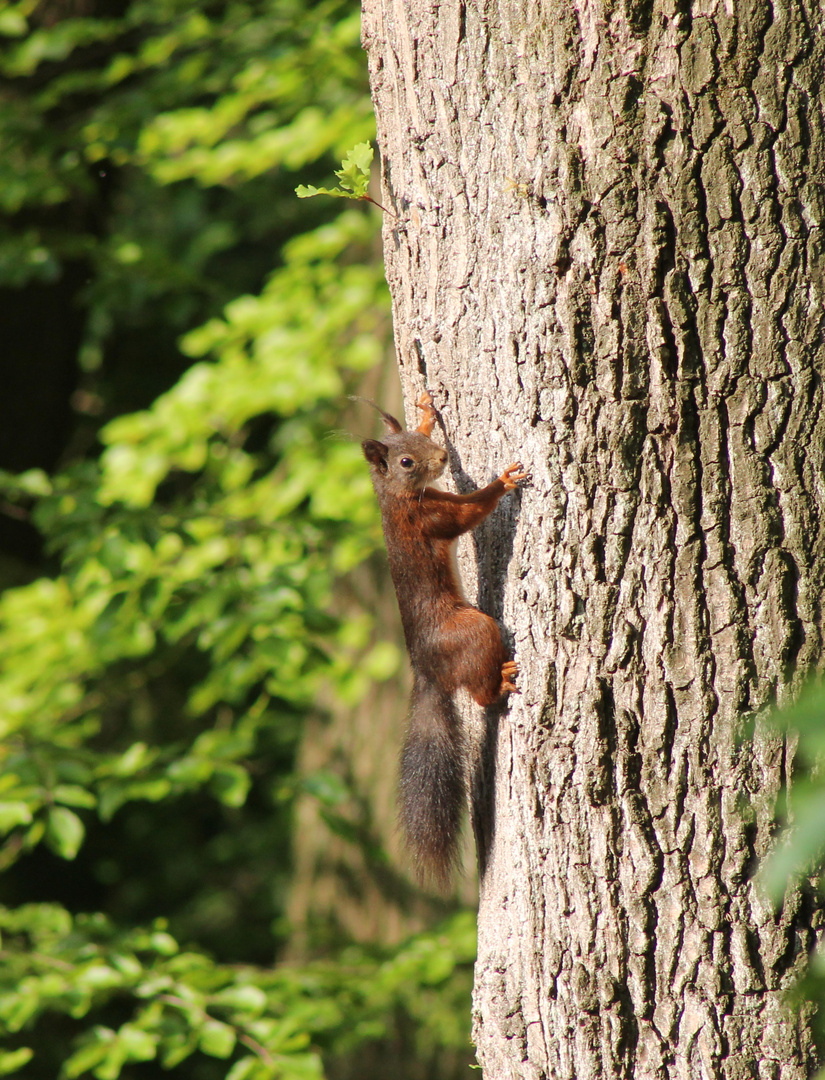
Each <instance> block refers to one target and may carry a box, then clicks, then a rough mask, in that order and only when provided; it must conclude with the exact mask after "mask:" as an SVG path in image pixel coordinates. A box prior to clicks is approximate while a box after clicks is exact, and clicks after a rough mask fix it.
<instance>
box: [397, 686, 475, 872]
mask: <svg viewBox="0 0 825 1080" xmlns="http://www.w3.org/2000/svg"><path fill="white" fill-rule="evenodd" d="M464 758H465V753H464V738H463V733H462V730H461V723H460V720H459V717H458V712H457V711H456V708H455V705H454V704H453V701H452V698H451V697H450V696H449V695H448V694H445V693H444V692H443V691H442V690H439V689H438V687H437V686H433V685H432V684H425V683H424V682H423V681H422V680H419V679H416V682H415V685H414V687H413V693H412V700H411V703H410V719H409V726H408V728H407V738H406V740H405V742H404V749H403V750H402V752H401V778H400V783H399V803H400V819H401V826H402V828H403V830H404V833H405V835H406V838H407V845H408V847H409V849H410V852H411V854H412V856H413V859H414V860H415V867H416V871H417V873H418V876H419V877H420V878H421V879H422V880H423V881H426V882H429V881H432V882H433V883H435V884H436V885H437V886H439V887H440V888H442V889H446V888H447V887H448V886H449V885H450V882H451V879H452V877H453V873H454V871H455V869H456V864H457V862H458V854H459V839H460V836H461V817H462V813H463V810H464V802H465V789H466V779H465V761H464Z"/></svg>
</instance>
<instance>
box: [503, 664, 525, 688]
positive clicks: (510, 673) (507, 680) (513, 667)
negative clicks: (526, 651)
mask: <svg viewBox="0 0 825 1080" xmlns="http://www.w3.org/2000/svg"><path fill="white" fill-rule="evenodd" d="M518 670H519V669H518V664H517V663H516V661H515V660H508V661H507V662H506V663H504V664H502V665H501V693H502V694H520V693H521V690H519V688H518V687H517V686H516V684H515V683H514V682H513V679H515V678H516V676H517V675H518Z"/></svg>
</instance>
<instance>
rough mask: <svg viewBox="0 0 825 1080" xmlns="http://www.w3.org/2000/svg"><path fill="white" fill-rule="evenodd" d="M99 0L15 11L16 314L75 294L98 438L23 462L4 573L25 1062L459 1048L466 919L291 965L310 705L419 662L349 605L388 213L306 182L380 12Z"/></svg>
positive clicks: (312, 1064) (14, 1029)
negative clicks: (48, 461) (327, 204)
mask: <svg viewBox="0 0 825 1080" xmlns="http://www.w3.org/2000/svg"><path fill="white" fill-rule="evenodd" d="M82 9H83V10H82V13H81V14H76V15H73V14H71V12H70V10H69V9H67V8H66V7H65V5H58V4H57V3H56V2H54V0H40V2H39V3H35V0H18V2H11V3H5V4H2V5H0V38H2V43H1V44H0V78H2V80H3V87H4V89H3V94H4V108H3V109H2V110H0V140H2V145H3V146H4V154H3V155H0V294H2V295H0V299H2V298H3V296H5V297H6V298H8V296H9V295H13V296H14V297H15V298H16V297H19V298H20V302H21V306H25V304H26V303H29V302H31V298H32V297H34V300H35V302H36V301H37V298H38V297H40V296H42V295H46V294H43V293H40V292H38V290H40V289H43V288H46V287H48V288H54V290H57V291H60V290H62V291H63V293H65V294H67V296H68V301H67V302H68V307H69V308H70V309H71V310H72V311H75V312H76V313H77V318H76V320H75V321H76V323H77V326H78V327H79V329H78V333H77V341H76V342H70V341H63V342H61V344H63V345H65V346H66V348H67V349H69V350H72V349H73V350H74V355H73V363H76V365H77V367H78V368H79V370H80V372H81V375H80V382H79V387H78V390H77V392H76V393H75V395H74V398H73V400H75V401H76V402H77V405H76V409H77V411H78V412H79V413H81V414H82V415H83V417H84V418H85V419H84V423H86V427H81V426H78V428H77V430H75V431H74V433H73V435H72V437H71V438H70V440H69V442H68V444H67V445H66V446H65V447H64V450H63V456H62V461H61V464H60V467H59V468H57V469H55V470H48V469H43V468H37V467H31V468H26V469H25V470H24V471H22V472H17V473H15V472H12V471H6V472H0V505H2V508H3V511H4V512H5V513H6V515H7V516H8V515H11V516H12V517H14V519H15V520H20V521H24V522H26V523H28V524H29V525H30V526H31V527H33V528H34V529H36V530H37V535H38V537H39V538H40V539H41V540H42V543H43V545H44V552H45V561H44V562H43V563H41V564H40V565H39V566H37V567H36V568H34V569H31V570H30V571H29V572H27V573H26V575H25V577H26V580H25V581H23V582H22V583H21V584H17V585H15V587H8V588H6V589H5V591H3V592H2V593H0V657H2V661H0V869H2V870H3V876H2V878H0V934H1V935H2V945H1V946H0V1025H2V1027H3V1032H4V1035H3V1040H2V1041H3V1049H2V1050H0V1074H4V1075H14V1074H21V1075H25V1076H26V1077H28V1078H33V1080H39V1078H40V1077H46V1076H52V1077H53V1076H57V1075H60V1076H63V1077H66V1078H70V1077H75V1076H82V1075H86V1074H92V1075H94V1076H96V1077H98V1078H99V1080H112V1078H116V1077H119V1076H121V1075H123V1076H127V1077H137V1076H147V1075H154V1074H155V1073H154V1071H153V1070H155V1069H174V1070H177V1072H178V1074H179V1075H183V1076H189V1077H192V1078H198V1080H200V1078H204V1080H212V1078H213V1077H214V1078H215V1080H217V1078H219V1077H227V1076H228V1077H230V1078H231V1080H242V1078H245V1077H249V1078H252V1080H263V1078H269V1077H273V1078H274V1077H296V1078H297V1077H316V1076H322V1075H324V1072H325V1070H326V1069H327V1067H328V1063H329V1062H330V1061H333V1062H334V1061H336V1060H341V1059H343V1058H345V1057H346V1056H347V1055H353V1054H355V1053H356V1048H357V1047H362V1046H363V1045H364V1044H365V1043H366V1042H368V1041H372V1042H373V1043H374V1044H376V1045H381V1044H382V1040H385V1041H393V1040H395V1041H396V1042H398V1040H399V1034H398V1033H399V1031H401V1030H402V1029H403V1030H404V1031H406V1032H407V1035H406V1036H405V1040H401V1041H402V1042H403V1043H404V1046H405V1047H406V1048H408V1050H409V1052H410V1053H414V1052H415V1051H416V1049H417V1048H418V1049H421V1051H422V1053H423V1052H425V1051H426V1052H427V1053H430V1054H433V1055H434V1054H436V1052H438V1053H440V1052H441V1051H443V1049H444V1048H445V1047H453V1048H454V1047H460V1046H462V1045H463V1043H464V1042H465V1041H466V1035H465V1032H464V1025H463V1023H462V1021H461V1020H460V1019H456V1017H457V1016H459V1012H458V1008H457V1007H456V1008H449V1009H447V1008H445V1000H447V998H449V1000H450V1004H451V1005H455V1004H456V1002H457V1001H458V1000H459V998H460V996H461V995H462V994H464V995H466V991H467V989H468V978H469V964H470V962H471V959H472V950H473V941H472V931H471V926H470V924H469V923H467V921H466V920H464V921H462V920H461V919H459V920H458V921H454V922H452V923H450V924H448V925H447V926H446V927H445V928H444V929H443V930H442V931H441V932H439V933H438V934H430V935H424V936H423V937H420V938H418V939H415V940H414V941H412V942H409V943H407V944H406V945H405V946H403V947H402V948H401V949H400V950H399V951H397V952H396V953H395V954H392V953H383V954H378V953H377V952H369V951H368V950H365V949H360V950H356V949H348V950H347V951H345V952H343V953H341V954H339V955H337V956H336V957H334V958H332V959H326V960H319V961H317V962H313V963H309V964H301V965H298V964H295V965H292V966H287V965H285V964H275V965H274V966H273V964H272V962H271V961H272V958H273V957H274V956H275V955H276V954H277V952H278V951H279V949H280V948H281V947H282V946H283V943H284V942H285V940H286V939H287V937H288V934H289V928H288V926H287V925H286V921H285V916H284V909H285V903H284V895H285V889H286V883H287V880H288V875H289V871H290V863H289V852H290V847H291V843H292V839H293V837H292V829H293V823H292V816H291V809H292V803H293V801H294V799H295V797H296V793H297V792H299V791H301V790H303V791H307V792H312V791H316V790H317V791H319V792H321V789H323V790H328V789H329V787H330V785H329V783H328V782H325V781H324V778H323V777H321V778H318V777H316V778H314V780H313V778H312V777H310V778H308V779H306V780H305V781H302V780H301V779H300V778H299V777H298V776H297V775H296V772H295V755H296V748H297V746H298V744H299V740H300V738H301V732H302V725H303V720H304V718H305V717H306V716H307V715H308V714H309V713H310V712H314V713H317V712H318V711H319V708H320V707H319V704H318V702H319V700H320V699H321V698H326V699H328V698H329V696H330V694H331V693H332V694H334V695H335V697H336V699H338V700H340V701H343V702H349V703H354V702H356V701H358V700H359V699H360V698H361V697H362V696H363V695H364V694H365V693H366V692H367V690H368V688H369V686H370V683H371V681H372V680H373V679H374V678H382V677H387V676H388V675H389V674H390V673H391V672H392V671H393V670H394V669H395V666H396V665H397V663H398V655H397V653H396V651H395V650H394V649H393V648H391V647H390V646H387V645H386V644H384V645H378V646H376V645H374V644H372V637H371V624H370V619H369V616H368V614H366V613H364V614H363V615H361V616H353V615H346V616H344V615H343V614H342V613H341V611H340V610H336V605H335V594H336V582H338V581H339V580H340V577H341V575H343V574H346V573H347V572H348V571H350V570H351V569H352V568H353V567H354V566H356V565H357V564H358V563H359V562H360V561H362V560H363V559H365V558H366V557H367V556H369V555H370V553H371V552H373V551H375V550H376V548H377V545H378V543H379V538H380V531H379V524H378V520H377V514H376V511H375V507H374V505H373V499H372V494H371V491H370V487H369V481H368V476H367V472H366V470H365V469H364V468H363V463H362V461H361V460H360V456H359V452H358V450H357V447H356V445H355V444H354V443H353V442H351V441H349V440H348V439H346V438H342V437H340V436H335V435H332V434H331V433H332V432H333V431H334V429H335V428H336V427H337V426H338V425H339V424H340V423H341V420H340V413H341V410H342V403H343V402H345V401H346V399H347V395H348V394H349V393H350V392H351V391H352V390H353V389H355V388H356V387H357V384H358V381H359V380H360V379H361V378H362V377H363V375H364V373H365V372H367V371H368V370H369V369H370V368H372V367H374V365H375V364H376V363H377V362H378V361H379V360H380V359H381V356H382V355H383V353H384V352H385V350H386V343H387V340H388V337H389V304H388V297H387V294H386V289H385V285H384V282H383V274H382V270H381V266H380V261H379V259H378V256H377V251H378V248H377V243H376V231H377V219H376V217H375V215H374V214H371V213H370V212H367V211H366V208H364V207H358V208H348V209H347V210H345V211H344V212H343V213H339V214H337V216H332V212H331V210H330V209H329V208H324V207H323V206H317V205H316V206H313V207H309V206H307V205H306V204H304V203H297V202H296V200H295V198H294V195H293V188H294V178H292V177H288V176H287V175H286V174H287V173H288V172H290V171H295V170H299V169H300V170H301V176H302V177H303V178H304V179H307V180H313V179H316V180H317V179H320V178H322V177H324V176H325V175H327V174H328V172H329V171H330V165H331V161H332V160H333V159H335V160H337V159H339V158H340V156H341V154H342V153H343V152H344V150H345V149H346V148H347V147H348V146H352V145H353V143H358V142H359V141H363V140H365V139H368V138H369V137H370V136H371V134H372V123H373V122H372V115H371V108H370V103H369V97H368V94H367V92H366V76H365V72H364V64H363V58H362V57H361V55H360V52H359V48H358V36H359V19H358V11H357V7H356V5H355V4H353V3H351V2H348V0H347V2H344V0H319V2H315V3H305V2H300V3H299V2H298V0H245V2H230V0H226V2H223V0H222V2H219V3H211V2H210V3H208V4H207V3H205V2H197V3H195V4H194V5H193V4H192V3H191V2H190V3H187V4H181V3H180V0H131V2H129V3H126V4H116V3H114V2H113V0H112V2H109V0H99V2H98V3H92V2H89V3H84V4H83V5H82ZM367 151H369V156H371V150H369V147H367V148H366V149H364V148H363V147H360V148H358V150H357V160H356V159H354V158H353V159H352V160H351V161H350V164H349V165H347V164H346V163H345V166H344V170H343V171H344V172H345V174H346V175H345V176H340V177H339V178H340V179H341V180H342V183H344V182H350V181H351V182H352V184H354V185H356V186H357V185H359V184H361V183H365V182H366V181H365V180H364V177H365V176H366V174H367V171H368V167H369V161H368V160H367V158H368V154H367ZM348 170H349V171H348ZM352 170H354V172H352ZM353 190H355V188H353ZM364 190H366V188H364ZM296 208H299V209H296ZM11 290H14V292H13V293H11V292H10V291H11ZM48 295H55V294H52V293H49V294H48ZM67 337H68V335H67ZM24 353H25V350H24ZM24 361H25V356H24V358H23V359H21V360H20V363H23V362H24ZM23 410H25V403H24V404H23ZM0 569H2V564H0ZM356 658H357V663H356ZM332 779H333V782H334V781H335V780H338V781H339V788H340V786H341V784H340V778H336V777H334V776H333V777H332ZM336 791H337V794H336V800H337V801H338V802H340V801H341V800H342V799H345V798H346V796H347V792H346V791H341V790H338V789H336ZM324 797H325V796H324V795H323V792H322V793H321V794H319V795H318V798H319V799H322V800H323V798H324ZM445 995H446V997H445ZM462 1004H463V1001H462ZM410 1033H411V1034H410ZM434 1048H437V1050H436V1049H434ZM408 1056H409V1055H408ZM147 1070H148V1071H147Z"/></svg>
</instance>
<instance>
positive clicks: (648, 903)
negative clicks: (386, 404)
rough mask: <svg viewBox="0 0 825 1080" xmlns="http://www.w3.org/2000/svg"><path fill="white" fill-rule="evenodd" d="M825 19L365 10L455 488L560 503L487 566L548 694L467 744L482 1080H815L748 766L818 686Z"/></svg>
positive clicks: (734, 1)
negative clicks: (806, 682)
mask: <svg viewBox="0 0 825 1080" xmlns="http://www.w3.org/2000/svg"><path fill="white" fill-rule="evenodd" d="M824 19H825V15H823V12H822V10H821V8H818V7H817V6H816V5H815V4H814V3H813V0H787V2H780V3H777V4H775V5H773V6H772V5H771V4H770V3H769V2H767V0H725V2H724V3H719V2H717V0H706V2H700V0H694V3H693V5H692V6H691V4H690V3H689V2H688V3H682V4H678V5H677V4H674V3H673V2H672V0H663V2H659V0H656V2H655V3H647V2H636V3H622V2H617V3H615V4H611V3H601V2H600V0H573V2H572V3H570V2H569V0H478V2H475V3H472V4H470V3H467V4H465V3H462V2H460V0H440V2H432V0H364V30H363V33H364V41H365V45H366V48H367V50H368V53H369V60H370V70H371V79H372V88H373V96H374V100H375V105H376V111H377V115H378V131H379V136H378V138H379V145H380V149H381V152H382V156H383V168H384V193H383V199H382V201H383V202H384V204H385V205H386V206H388V207H390V208H391V209H392V210H393V211H394V213H395V214H397V219H396V218H392V217H390V216H389V215H388V216H387V218H386V222H385V241H386V243H385V247H386V261H387V276H388V279H389V283H390V287H391V290H392V294H393V299H394V310H395V329H396V341H397V350H398V355H399V360H400V365H401V371H402V382H403V384H404V388H405V391H406V392H407V400H408V401H410V402H411V401H413V400H414V398H415V396H416V395H417V394H418V393H420V391H421V390H422V389H423V388H424V386H425V385H426V386H427V387H428V388H429V389H430V390H431V391H432V393H433V397H434V399H435V403H436V405H437V407H438V408H439V409H440V410H441V413H442V417H443V421H444V428H445V432H446V438H447V445H448V447H449V449H450V451H451V465H452V474H453V478H454V480H455V483H456V486H457V487H458V488H459V490H466V489H467V488H468V487H470V486H473V485H482V484H484V483H485V482H487V481H488V480H489V479H490V477H491V475H492V474H493V473H495V472H498V471H500V470H501V468H502V467H503V466H505V465H509V464H510V463H511V462H512V461H516V460H522V461H523V462H525V464H527V465H528V466H529V467H530V469H531V470H532V474H533V485H532V487H530V488H529V489H527V490H526V491H524V492H523V494H522V496H521V497H519V498H513V499H512V500H510V501H509V502H507V503H506V504H502V508H501V509H500V510H499V511H498V512H497V514H496V515H494V517H493V518H492V519H491V521H490V522H489V525H488V527H487V528H486V529H485V528H482V529H479V530H478V532H477V533H476V534H475V537H474V540H475V543H474V544H472V543H471V544H469V545H468V546H467V548H466V550H465V552H464V555H463V562H464V572H465V573H464V576H465V580H466V582H467V584H468V585H470V584H471V583H472V581H474V580H477V581H478V601H479V603H480V605H481V606H482V607H483V608H484V609H485V610H487V611H489V612H491V613H492V614H493V615H496V616H498V617H500V618H501V619H502V621H503V624H504V625H505V627H506V628H507V629H508V631H509V632H510V633H511V634H512V641H513V646H514V650H515V655H516V658H517V659H518V660H519V662H520V664H521V672H522V673H521V676H520V680H521V687H522V690H523V693H522V695H521V696H520V697H518V698H516V699H515V700H512V701H511V703H510V707H509V709H508V710H507V711H502V712H500V713H499V714H497V715H493V714H491V713H488V715H487V716H481V715H480V714H479V713H478V710H475V711H473V710H471V709H469V708H468V709H467V710H466V716H467V721H468V724H469V725H470V726H471V730H478V732H479V737H478V739H477V740H476V742H477V753H478V761H477V764H476V767H475V770H474V783H473V809H474V824H475V828H476V835H477V841H478V846H479V864H480V868H481V906H480V912H479V958H478V964H477V970H476V991H475V1015H476V1027H475V1034H476V1040H477V1044H478V1050H479V1057H480V1060H481V1062H482V1064H483V1066H484V1068H485V1070H486V1072H485V1075H486V1076H487V1078H488V1080H504V1078H507V1080H509V1078H511V1077H512V1078H528V1080H538V1078H543V1077H553V1078H558V1080H562V1078H570V1080H574V1078H575V1080H587V1078H590V1077H599V1078H618V1077H622V1078H631V1077H632V1078H633V1080H647V1078H665V1077H667V1078H676V1077H678V1078H684V1080H700V1078H716V1077H719V1078H721V1077H724V1078H726V1080H734V1078H740V1080H751V1078H759V1080H768V1078H771V1080H791V1078H800V1077H804V1076H806V1075H808V1074H809V1072H810V1070H811V1068H812V1067H813V1061H812V1053H813V1052H812V1049H811V1043H810V1039H809V1036H808V1032H807V1025H806V1021H805V1018H804V1016H800V1015H799V1013H798V1012H797V1013H794V1012H792V1011H791V1010H790V1008H789V1007H788V1006H787V1005H786V1004H785V1002H784V1000H783V996H782V993H783V990H785V989H786V988H787V987H788V986H789V985H790V984H791V983H792V981H793V979H794V977H795V975H796V974H797V973H798V971H799V969H800V967H801V965H802V964H803V963H804V960H805V955H806V952H807V950H808V948H809V947H810V944H811V939H812V925H813V922H814V918H815V916H814V913H813V912H812V905H811V904H810V902H809V901H808V900H807V899H806V898H805V897H804V896H803V895H802V894H795V895H794V896H792V897H789V898H788V899H787V900H786V904H785V908H784V911H783V912H782V914H781V916H775V915H774V913H773V912H772V910H771V908H770V906H769V905H768V903H767V902H766V901H765V899H764V898H763V897H762V896H761V894H760V892H759V890H758V889H757V888H756V887H755V886H754V883H753V881H752V873H753V869H754V865H755V863H756V861H757V859H758V858H759V857H761V856H762V855H763V854H764V852H765V851H766V849H767V848H768V846H769V844H770V837H771V831H772V819H773V812H774V803H775V795H776V792H777V790H778V788H779V786H780V784H781V782H782V780H783V778H784V775H785V770H786V765H787V763H786V750H785V748H784V745H783V743H782V741H781V740H780V739H779V738H778V737H777V736H775V735H771V734H769V733H767V732H765V731H761V730H758V732H757V737H756V739H755V741H754V742H753V744H752V745H751V744H746V745H744V746H743V747H739V746H738V744H737V741H736V739H737V735H738V734H740V733H741V731H742V725H743V722H744V718H745V717H747V716H748V715H749V714H753V713H757V714H759V713H760V712H761V711H763V710H764V709H765V707H766V706H767V705H768V704H769V703H771V702H772V701H773V700H774V699H778V700H779V702H780V703H784V702H786V701H787V700H789V698H790V697H791V696H792V695H793V694H794V693H795V692H796V690H797V689H798V686H799V683H800V680H801V679H802V678H803V677H804V675H805V674H806V673H807V672H809V671H810V670H812V669H814V668H816V667H819V666H821V664H822V659H823V641H822V634H821V620H820V597H821V595H822V590H823V575H824V574H825V550H823V540H824V539H825V538H824V537H823V529H822V526H821V524H820V522H822V521H823V520H825V483H823V479H822V477H823V459H824V458H825V417H823V414H822V407H821V406H822V386H821V378H822V374H823V372H824V371H825V351H824V350H823V323H824V320H823V270H825V255H824V254H823V243H822V231H821V220H822V215H823V201H825V199H824V196H823V192H824V191H825V188H824V187H823V179H825V178H824V177H823V162H825V123H824V122H823V120H824V114H825V108H824V107H823V106H824V104H825V98H824V97H823V85H825V77H824V76H825V45H824V43H825V33H823V20H824ZM470 591H472V590H470Z"/></svg>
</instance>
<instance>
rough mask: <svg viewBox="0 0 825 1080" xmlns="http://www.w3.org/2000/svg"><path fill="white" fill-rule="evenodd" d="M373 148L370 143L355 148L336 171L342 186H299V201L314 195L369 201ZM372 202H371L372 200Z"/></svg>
mask: <svg viewBox="0 0 825 1080" xmlns="http://www.w3.org/2000/svg"><path fill="white" fill-rule="evenodd" d="M372 156H373V155H372V147H371V146H370V144H369V143H359V144H358V145H357V146H354V147H353V148H352V150H350V152H349V153H348V154H347V156H346V157H345V158H344V160H343V161H342V163H341V168H340V169H336V170H335V175H336V176H337V177H338V179H339V180H340V184H339V185H338V187H335V188H325V187H313V185H312V184H299V185H298V187H296V188H295V194H296V195H297V196H298V198H299V199H309V198H311V197H312V196H313V195H331V196H332V197H333V198H335V199H369V195H368V194H367V188H368V187H369V182H370V166H371V165H372ZM370 201H371V200H370Z"/></svg>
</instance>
